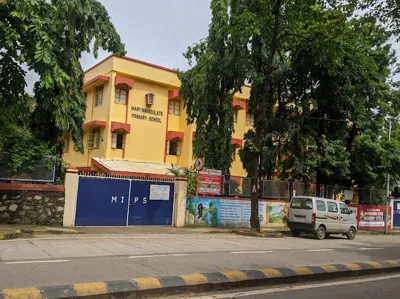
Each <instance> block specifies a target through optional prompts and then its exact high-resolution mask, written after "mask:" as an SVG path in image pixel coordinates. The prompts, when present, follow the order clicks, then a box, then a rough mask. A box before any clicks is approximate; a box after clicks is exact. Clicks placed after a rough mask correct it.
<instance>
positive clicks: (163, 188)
mask: <svg viewBox="0 0 400 299" xmlns="http://www.w3.org/2000/svg"><path fill="white" fill-rule="evenodd" d="M173 202H174V185H173V184H171V183H149V182H137V181H132V186H131V197H130V201H129V217H128V225H172V210H173Z"/></svg>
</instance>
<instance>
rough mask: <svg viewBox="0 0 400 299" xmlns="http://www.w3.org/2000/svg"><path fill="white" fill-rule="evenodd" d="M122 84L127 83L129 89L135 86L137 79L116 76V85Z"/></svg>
mask: <svg viewBox="0 0 400 299" xmlns="http://www.w3.org/2000/svg"><path fill="white" fill-rule="evenodd" d="M120 84H126V85H128V87H129V89H132V88H133V86H134V85H135V80H133V79H130V78H127V77H123V76H116V77H115V86H118V85H120Z"/></svg>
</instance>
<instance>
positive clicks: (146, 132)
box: [63, 56, 254, 176]
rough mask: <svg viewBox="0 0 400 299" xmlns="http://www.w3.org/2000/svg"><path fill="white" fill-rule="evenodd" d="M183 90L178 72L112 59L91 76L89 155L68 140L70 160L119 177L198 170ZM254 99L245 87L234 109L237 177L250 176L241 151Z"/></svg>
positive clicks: (86, 132)
mask: <svg viewBox="0 0 400 299" xmlns="http://www.w3.org/2000/svg"><path fill="white" fill-rule="evenodd" d="M180 85H181V83H180V81H179V78H178V76H177V73H176V71H174V70H172V69H168V68H165V67H161V66H157V65H153V64H150V63H147V62H143V61H139V60H136V59H132V58H128V57H123V58H121V57H116V56H109V57H108V58H106V59H104V60H103V61H101V62H100V63H98V64H96V65H95V66H93V67H92V68H90V69H89V70H87V71H86V72H85V84H84V88H83V91H84V93H85V95H86V103H87V109H86V120H85V123H84V125H83V126H84V137H83V144H84V153H83V154H82V153H80V152H78V151H76V147H75V146H74V144H73V142H72V140H68V139H67V140H66V142H65V150H64V156H63V158H64V160H65V161H66V162H67V163H69V164H70V165H71V166H75V167H77V168H79V169H82V170H100V171H105V172H108V173H114V174H118V173H121V172H132V173H142V172H143V173H149V172H151V171H150V170H149V169H150V168H151V167H153V168H157V167H158V173H159V174H163V173H162V172H164V174H165V167H166V165H170V164H175V165H179V166H181V167H190V166H192V165H193V163H194V160H193V134H194V131H195V125H187V124H186V112H185V109H184V107H183V106H184V105H183V101H182V99H180V98H179V97H178V93H179V88H180ZM249 97H250V87H249V86H244V87H243V90H242V93H237V94H236V95H235V97H234V100H233V105H232V109H234V116H235V132H234V134H233V136H232V147H233V148H234V156H233V163H232V168H231V174H232V175H234V176H246V175H247V174H246V172H245V170H244V169H243V167H242V163H241V161H240V158H239V156H238V148H240V147H242V146H243V143H244V141H243V136H244V133H245V132H246V131H247V130H249V129H250V128H252V125H253V123H254V118H253V117H252V115H250V114H249V113H248V112H247V105H246V99H248V98H249ZM129 163H131V164H132V163H136V164H135V165H136V166H135V167H133V168H132V167H131V166H132V165H131V166H129V165H128V166H127V164H129ZM141 163H142V164H141ZM124 164H125V165H124ZM150 164H151V167H150V166H149V165H150ZM138 165H139V166H138ZM138 167H139V168H138ZM156 173H157V172H156Z"/></svg>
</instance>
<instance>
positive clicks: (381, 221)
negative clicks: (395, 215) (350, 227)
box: [358, 205, 391, 230]
mask: <svg viewBox="0 0 400 299" xmlns="http://www.w3.org/2000/svg"><path fill="white" fill-rule="evenodd" d="M358 207H359V215H358V220H359V222H358V226H359V229H381V230H383V229H384V228H385V206H366V205H359V206H358ZM388 214H389V219H388V227H389V229H390V226H391V223H390V222H391V220H390V215H391V208H390V207H389V213H388Z"/></svg>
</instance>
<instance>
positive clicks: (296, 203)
mask: <svg viewBox="0 0 400 299" xmlns="http://www.w3.org/2000/svg"><path fill="white" fill-rule="evenodd" d="M290 207H291V208H292V209H301V210H312V208H313V203H312V199H311V198H302V197H295V198H293V200H292V203H291V204H290Z"/></svg>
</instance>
